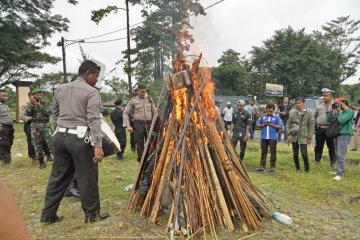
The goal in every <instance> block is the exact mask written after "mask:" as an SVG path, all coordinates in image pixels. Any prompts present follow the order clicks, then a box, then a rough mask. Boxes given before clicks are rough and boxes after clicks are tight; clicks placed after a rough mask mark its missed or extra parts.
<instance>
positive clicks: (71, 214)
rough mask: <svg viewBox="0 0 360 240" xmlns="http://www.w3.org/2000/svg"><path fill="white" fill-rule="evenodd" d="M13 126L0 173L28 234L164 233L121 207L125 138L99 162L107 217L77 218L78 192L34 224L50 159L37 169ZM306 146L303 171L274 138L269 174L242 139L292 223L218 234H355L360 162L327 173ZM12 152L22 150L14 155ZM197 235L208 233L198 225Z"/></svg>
mask: <svg viewBox="0 0 360 240" xmlns="http://www.w3.org/2000/svg"><path fill="white" fill-rule="evenodd" d="M15 128H16V133H15V141H14V146H13V149H12V156H13V162H12V164H11V165H10V166H0V178H1V179H3V180H4V181H5V183H6V184H7V185H8V186H9V187H10V189H11V190H12V191H13V192H14V194H15V197H16V199H17V202H18V204H19V205H20V208H21V210H22V213H23V215H24V218H25V221H26V223H27V225H28V227H29V229H30V231H31V232H32V234H33V237H34V239H166V238H167V236H166V233H165V225H166V222H165V221H163V222H160V225H153V224H149V223H148V221H147V219H143V218H141V217H140V215H139V214H138V213H136V214H126V207H127V204H128V197H129V194H130V192H125V191H124V188H125V186H127V185H129V184H131V183H133V182H134V180H135V176H136V174H137V169H138V163H137V162H136V155H135V154H134V153H132V152H131V151H130V147H129V144H128V147H127V149H126V152H125V157H126V160H125V161H116V160H115V157H114V156H111V157H107V158H106V159H104V160H103V162H102V163H101V164H100V166H99V178H100V180H99V188H100V198H101V206H102V210H103V211H108V212H110V214H111V217H110V218H108V219H107V220H105V221H103V222H96V223H94V224H85V223H84V215H83V212H82V210H81V205H80V202H79V200H76V199H74V198H64V199H63V201H62V203H61V205H60V209H59V212H58V214H59V215H63V216H65V220H64V221H63V222H60V223H57V224H52V225H44V224H40V222H39V220H40V213H41V209H42V207H43V205H44V195H45V188H46V185H47V181H48V177H49V174H50V171H51V164H50V163H49V164H48V167H47V168H46V169H44V170H40V169H39V168H38V165H37V164H32V162H31V160H30V159H28V158H27V150H26V149H27V146H26V139H25V134H24V132H23V131H22V124H15ZM308 152H309V155H310V168H311V169H310V174H305V173H304V172H301V173H297V172H296V171H295V167H294V163H293V160H292V154H291V147H290V146H288V145H286V144H284V143H280V144H278V155H277V169H276V173H275V174H270V173H269V171H268V169H267V170H266V171H265V172H264V173H258V172H257V171H256V167H257V166H258V165H259V161H260V146H259V142H257V141H254V142H250V143H249V145H248V149H247V152H246V155H245V159H244V164H245V166H246V169H247V171H248V173H249V175H250V177H251V179H252V181H253V182H254V183H255V184H256V186H258V188H260V189H261V190H262V191H263V192H264V193H265V195H266V202H267V203H268V206H269V208H270V209H271V211H272V212H274V211H280V212H283V213H285V214H287V215H289V216H291V217H292V218H293V221H294V224H293V226H292V227H288V226H286V225H284V224H281V223H279V222H277V221H274V220H273V221H270V220H269V221H264V222H263V227H262V229H261V230H260V231H259V232H249V233H244V232H243V231H242V230H241V229H240V227H241V224H240V222H235V227H236V230H235V231H234V232H233V233H229V232H226V231H225V230H219V232H218V239H242V238H246V237H247V236H248V238H246V239H359V236H360V228H359V226H360V184H359V183H360V166H359V165H358V164H357V165H356V164H352V165H350V164H348V165H347V166H346V172H345V177H344V178H343V180H341V181H340V182H336V181H335V180H333V179H332V177H333V176H332V175H330V174H329V171H331V169H330V167H329V161H328V160H324V161H323V162H322V163H321V165H314V163H313V159H314V154H313V146H311V147H309V148H308ZM18 153H21V154H22V156H21V157H19V156H18V155H19V154H18ZM15 155H17V156H18V157H15ZM326 155H327V152H326ZM348 158H349V159H360V153H359V152H348ZM301 161H302V159H301ZM354 162H356V161H355V160H354ZM302 168H303V165H302ZM0 204H1V203H0ZM164 219H165V218H164ZM249 235H251V236H249ZM202 236H204V239H205V238H206V239H209V237H207V236H206V232H205V233H204V232H203V233H202Z"/></svg>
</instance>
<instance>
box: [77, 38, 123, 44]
mask: <svg viewBox="0 0 360 240" xmlns="http://www.w3.org/2000/svg"><path fill="white" fill-rule="evenodd" d="M126 38H127V37H122V38H115V39H109V40H103V41H94V42H83V43H104V42H114V41H118V40H123V39H126Z"/></svg>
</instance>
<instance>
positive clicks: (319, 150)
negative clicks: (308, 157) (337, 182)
mask: <svg viewBox="0 0 360 240" xmlns="http://www.w3.org/2000/svg"><path fill="white" fill-rule="evenodd" d="M326 129H327V128H320V127H316V128H315V141H316V145H315V150H314V151H315V161H316V162H320V160H321V157H322V154H323V149H324V144H325V142H326V146H327V147H328V149H329V157H330V165H333V164H334V163H335V162H336V157H335V141H334V139H333V138H328V137H326Z"/></svg>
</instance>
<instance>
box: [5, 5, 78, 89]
mask: <svg viewBox="0 0 360 240" xmlns="http://www.w3.org/2000/svg"><path fill="white" fill-rule="evenodd" d="M53 2H54V0H40V1H39V0H18V1H1V4H0V36H1V38H0V82H1V85H2V86H5V85H7V84H10V83H13V82H15V81H18V80H20V79H22V78H29V77H34V76H35V75H33V74H30V73H29V72H28V70H29V69H33V68H41V67H42V66H43V65H44V64H46V63H52V64H54V63H56V62H58V61H59V60H60V59H58V58H55V57H53V56H50V55H49V54H46V53H42V52H41V49H42V48H43V47H45V46H47V45H49V42H48V38H49V37H50V36H51V35H52V34H53V33H55V32H61V31H67V29H68V26H67V23H68V22H69V21H68V19H66V18H63V17H61V16H60V15H51V9H52V8H53ZM68 2H69V3H71V4H76V3H77V1H74V0H69V1H68Z"/></svg>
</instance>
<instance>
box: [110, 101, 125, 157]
mask: <svg viewBox="0 0 360 240" xmlns="http://www.w3.org/2000/svg"><path fill="white" fill-rule="evenodd" d="M122 102H123V100H122V99H116V100H115V102H114V104H115V110H114V111H112V113H111V121H112V123H113V124H114V126H115V136H116V138H117V139H118V141H119V143H120V147H121V151H120V152H118V153H117V155H116V159H117V160H124V156H123V153H124V151H125V147H126V128H124V127H123V113H124V106H123V104H122Z"/></svg>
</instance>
